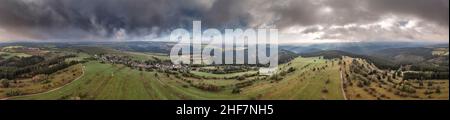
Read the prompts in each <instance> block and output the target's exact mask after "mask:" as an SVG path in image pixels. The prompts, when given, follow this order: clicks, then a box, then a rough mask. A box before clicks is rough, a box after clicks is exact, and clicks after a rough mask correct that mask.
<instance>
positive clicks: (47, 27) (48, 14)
mask: <svg viewBox="0 0 450 120" xmlns="http://www.w3.org/2000/svg"><path fill="white" fill-rule="evenodd" d="M0 1H1V4H0V40H1V39H4V40H5V39H6V40H16V39H30V40H80V39H83V40H118V39H119V40H120V39H124V40H126V39H133V40H139V39H141V40H142V39H153V38H158V37H163V36H164V35H165V34H167V33H169V32H170V31H171V30H173V29H175V28H180V27H182V28H187V29H189V28H190V27H191V26H192V21H193V20H201V21H202V26H203V27H204V28H219V29H223V28H260V27H275V28H278V29H280V31H282V32H281V34H284V35H285V36H290V37H289V41H290V42H292V41H300V40H323V39H339V40H379V39H385V40H396V39H408V40H448V25H449V24H448V21H449V3H448V0H282V1H280V0H0ZM1 34H8V35H1ZM286 39H288V38H286Z"/></svg>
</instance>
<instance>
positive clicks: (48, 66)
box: [0, 55, 79, 80]
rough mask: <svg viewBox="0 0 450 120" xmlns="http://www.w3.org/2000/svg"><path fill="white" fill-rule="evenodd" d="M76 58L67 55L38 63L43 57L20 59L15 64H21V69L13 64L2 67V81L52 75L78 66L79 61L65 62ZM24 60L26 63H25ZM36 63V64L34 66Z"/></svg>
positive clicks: (0, 77)
mask: <svg viewBox="0 0 450 120" xmlns="http://www.w3.org/2000/svg"><path fill="white" fill-rule="evenodd" d="M70 57H75V56H74V55H66V56H61V57H55V58H52V59H49V60H44V61H41V62H39V63H36V62H35V60H41V59H42V57H41V56H33V59H18V60H17V61H15V63H20V64H16V65H20V66H21V67H17V66H11V64H8V65H5V66H2V68H1V69H0V79H3V78H6V79H9V80H11V79H16V78H27V77H32V76H34V75H37V74H51V73H54V72H56V71H58V70H61V69H64V68H67V67H69V66H71V65H74V64H78V63H79V62H78V61H72V62H69V63H67V62H65V59H66V58H70ZM23 60H24V61H23ZM32 63H34V64H32Z"/></svg>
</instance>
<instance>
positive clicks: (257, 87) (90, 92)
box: [14, 58, 343, 100]
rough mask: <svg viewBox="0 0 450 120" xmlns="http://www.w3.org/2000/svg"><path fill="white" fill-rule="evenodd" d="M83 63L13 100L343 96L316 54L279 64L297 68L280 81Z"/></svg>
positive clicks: (332, 70) (333, 68)
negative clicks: (65, 81)
mask: <svg viewBox="0 0 450 120" xmlns="http://www.w3.org/2000/svg"><path fill="white" fill-rule="evenodd" d="M333 64H334V65H333ZM85 66H86V74H85V75H84V76H83V77H82V78H80V79H78V80H76V81H74V82H73V83H70V84H69V85H67V86H65V87H63V88H61V89H58V90H56V91H52V92H49V93H45V94H40V95H35V96H26V97H17V98H14V99H133V100H134V99H343V95H342V93H341V92H340V79H339V74H338V73H339V72H338V69H339V68H338V66H337V64H336V62H332V61H330V60H324V59H319V58H296V59H294V60H293V61H291V62H289V63H287V64H283V65H281V66H280V72H281V71H286V70H288V69H289V68H291V67H293V68H295V69H296V70H295V71H294V72H291V73H287V74H284V75H280V77H281V78H282V79H280V80H272V79H269V78H267V79H265V78H264V77H263V76H260V77H256V78H253V79H248V80H243V81H239V80H221V79H214V80H208V79H197V78H179V77H177V75H173V74H167V73H161V72H156V71H154V72H147V71H139V70H134V69H130V68H128V67H125V66H123V65H111V64H101V63H99V62H95V61H94V62H88V63H85ZM312 69H317V71H311V70H312ZM319 69H320V70H319ZM233 74H236V73H233ZM250 80H251V81H252V83H253V84H252V85H249V86H245V87H242V88H241V89H240V90H241V92H240V93H233V90H235V88H236V87H235V86H236V85H237V84H239V83H244V82H248V81H250ZM187 81H190V82H187ZM202 84H212V85H215V86H219V87H220V90H218V91H206V90H203V89H199V88H197V87H195V85H202Z"/></svg>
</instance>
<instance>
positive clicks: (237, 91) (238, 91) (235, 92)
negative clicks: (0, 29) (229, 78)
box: [231, 88, 241, 94]
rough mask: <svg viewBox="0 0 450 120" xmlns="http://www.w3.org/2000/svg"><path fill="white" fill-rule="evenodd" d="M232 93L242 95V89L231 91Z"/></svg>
mask: <svg viewBox="0 0 450 120" xmlns="http://www.w3.org/2000/svg"><path fill="white" fill-rule="evenodd" d="M231 93H233V94H239V93H241V89H239V88H234V89H233V91H231Z"/></svg>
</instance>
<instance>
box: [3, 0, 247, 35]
mask: <svg viewBox="0 0 450 120" xmlns="http://www.w3.org/2000/svg"><path fill="white" fill-rule="evenodd" d="M212 2H213V1H207V0H1V4H0V26H1V27H2V28H4V29H7V30H9V31H13V30H14V31H15V32H26V33H28V34H39V33H41V34H45V35H47V36H50V37H55V36H61V37H67V36H65V35H63V34H64V33H59V32H58V30H62V31H63V32H68V34H72V35H76V34H85V33H89V34H91V35H93V36H103V37H113V36H114V35H115V34H116V33H117V32H118V31H120V30H124V31H125V32H126V33H127V34H129V35H137V36H142V35H147V34H150V32H164V31H165V30H166V31H167V30H170V29H174V28H178V27H184V28H186V27H190V26H192V25H191V24H192V21H193V20H203V21H207V22H204V23H203V25H205V26H211V27H226V26H224V25H229V26H244V27H245V26H246V24H247V21H248V20H249V19H250V18H249V15H248V14H246V13H245V12H242V11H245V10H244V9H243V7H241V6H240V5H241V4H238V3H237V2H239V0H216V1H215V2H214V3H212ZM211 6H212V7H214V9H209V7H211ZM32 29H37V30H40V31H34V30H32ZM71 30H73V32H76V33H71V32H69V31H71ZM35 32H39V33H35Z"/></svg>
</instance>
